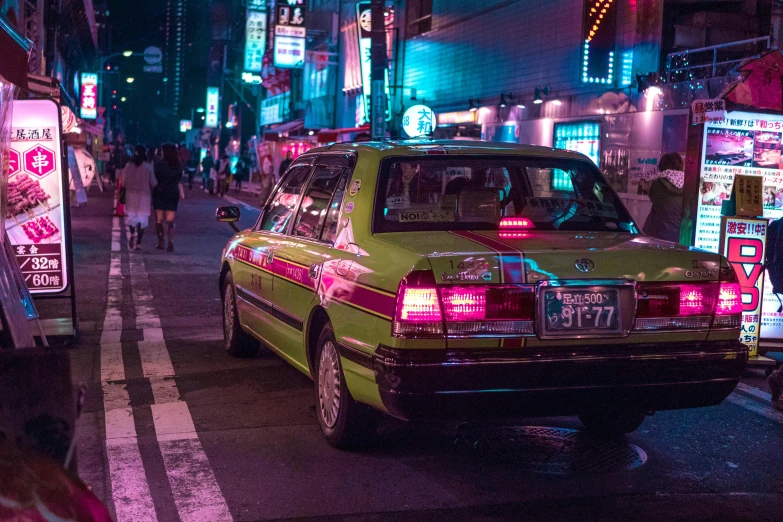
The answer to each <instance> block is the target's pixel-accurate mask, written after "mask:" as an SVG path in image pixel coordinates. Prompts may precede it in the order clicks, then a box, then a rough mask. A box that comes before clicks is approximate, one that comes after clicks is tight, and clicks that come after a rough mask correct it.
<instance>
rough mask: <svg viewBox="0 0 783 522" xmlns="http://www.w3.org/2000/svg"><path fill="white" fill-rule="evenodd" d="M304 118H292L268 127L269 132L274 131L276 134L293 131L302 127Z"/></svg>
mask: <svg viewBox="0 0 783 522" xmlns="http://www.w3.org/2000/svg"><path fill="white" fill-rule="evenodd" d="M303 128H304V120H294V121H289V122H287V123H281V124H280V125H278V126H276V127H272V128H271V129H269V132H276V133H278V134H290V133H291V132H293V131H296V130H299V129H303Z"/></svg>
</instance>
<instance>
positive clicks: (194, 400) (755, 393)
mask: <svg viewBox="0 0 783 522" xmlns="http://www.w3.org/2000/svg"><path fill="white" fill-rule="evenodd" d="M186 197H187V198H188V199H186V200H184V201H183V202H182V211H181V216H182V217H181V220H180V227H179V229H178V232H179V240H178V245H177V252H176V253H175V254H174V255H169V254H166V253H160V251H157V250H155V249H154V244H153V243H149V244H147V245H145V246H144V248H143V249H142V250H141V251H132V252H128V250H127V242H126V234H125V233H124V232H123V229H122V228H120V229H115V230H114V231H112V220H113V218H111V217H108V215H109V213H110V209H111V206H110V204H111V200H110V199H109V198H108V197H106V196H105V195H104V196H99V195H97V194H96V195H95V196H94V197H92V198H91V204H90V206H89V207H85V208H83V209H81V208H80V209H76V211H75V212H74V238H75V241H76V244H77V245H78V248H77V251H78V252H79V254H78V258H77V259H78V265H77V267H78V268H77V272H76V277H77V287H78V288H79V296H80V298H79V301H78V305H79V310H80V313H79V316H80V317H79V318H80V322H81V327H82V334H81V335H80V339H79V341H78V343H77V345H76V347H75V348H74V349H73V350H72V352H71V356H72V361H73V372H74V382H75V383H81V382H86V383H87V384H88V394H87V400H86V405H85V413H84V414H83V417H82V419H81V421H80V423H79V426H78V442H79V444H78V447H79V455H78V457H79V473H80V476H81V477H82V479H83V480H85V482H87V484H89V485H90V486H91V487H92V488H93V491H94V492H95V493H96V494H97V495H98V497H99V498H100V499H101V500H104V501H105V502H106V503H107V505H109V506H111V507H112V508H113V509H114V510H115V512H116V513H118V515H119V514H120V513H122V514H123V515H124V517H120V519H123V518H124V519H125V520H148V519H151V518H152V517H153V516H154V515H156V516H157V519H158V520H176V519H177V516H178V513H179V516H180V517H181V518H182V519H183V520H224V519H227V518H228V514H230V516H231V517H233V519H234V520H263V519H274V518H305V519H322V520H335V519H349V520H358V519H369V520H432V519H450V520H498V519H500V520H504V519H516V520H520V519H524V520H779V513H780V509H781V508H782V507H783V493H782V492H781V489H782V488H783V477H781V473H780V470H779V466H778V465H777V463H779V462H781V459H783V451H781V449H780V448H781V445H780V444H781V442H783V428H782V427H781V423H783V414H781V413H780V412H777V411H775V410H773V409H772V408H771V406H770V405H769V399H768V394H767V392H765V391H762V390H761V389H759V388H761V387H763V385H762V383H763V374H761V373H760V372H758V371H749V372H746V374H745V377H744V378H743V381H742V383H741V384H740V388H739V389H738V390H737V391H735V392H734V393H733V394H732V395H731V396H730V397H729V398H728V400H726V401H725V402H724V403H723V404H722V405H720V406H716V407H710V408H702V409H695V410H684V411H668V412H659V413H657V414H656V415H654V416H653V417H650V418H648V419H647V420H645V422H644V424H642V426H641V428H640V429H639V430H638V431H637V432H635V433H633V434H631V435H629V436H627V438H625V439H624V440H621V441H618V442H615V441H611V442H608V441H606V440H600V439H599V440H594V439H591V438H590V437H589V436H588V435H585V434H584V433H582V431H581V430H582V428H581V426H580V424H579V422H578V421H577V420H576V419H574V418H567V417H562V418H526V419H519V420H513V421H510V422H508V423H504V424H502V425H498V426H497V427H487V426H483V425H476V426H458V425H456V424H448V423H444V424H443V425H439V426H437V427H433V426H426V425H416V426H411V425H408V424H405V423H402V422H399V421H394V420H391V419H388V420H384V421H383V423H382V425H381V429H380V431H379V435H378V436H377V437H376V438H375V439H374V440H373V441H372V443H371V444H370V445H369V447H367V448H366V449H363V450H360V451H354V452H343V451H339V450H336V449H333V448H331V447H330V446H329V445H328V444H327V443H326V442H325V441H324V440H323V437H322V435H321V433H320V431H319V429H318V421H317V419H316V413H315V406H316V400H315V395H314V392H313V383H312V381H311V380H310V379H308V378H307V377H305V376H303V375H302V374H301V373H299V372H298V371H296V370H295V369H294V368H292V367H291V366H289V365H288V364H286V363H285V362H284V361H283V360H282V359H280V358H279V357H277V356H276V355H273V354H271V353H269V352H262V353H261V354H259V355H258V356H257V357H253V358H250V359H235V358H232V357H230V356H229V355H228V354H227V353H226V351H225V348H224V346H223V334H222V330H221V302H220V293H219V291H218V287H217V284H216V278H215V273H216V270H217V263H216V261H215V260H216V259H217V258H218V256H219V255H220V251H221V249H222V248H223V246H224V245H225V241H226V239H227V238H228V237H229V236H230V234H231V231H230V229H229V227H228V226H227V225H225V224H222V223H217V222H215V221H214V217H213V216H214V210H215V206H216V200H215V199H214V198H209V197H207V196H204V195H202V193H199V192H198V191H195V190H194V191H193V192H188V193H187V195H186ZM240 199H242V200H244V201H246V202H247V204H249V205H255V201H254V198H253V197H252V196H246V197H240ZM241 211H242V221H241V224H242V225H245V226H250V225H252V223H253V221H254V220H255V218H256V216H257V212H258V211H257V210H253V209H250V208H246V207H242V208H241ZM114 220H115V222H116V221H117V218H114ZM112 243H115V246H114V248H112ZM110 271H111V274H112V276H111V277H110V275H109V274H110ZM107 296H108V298H107ZM116 343H119V344H116ZM107 351H108V352H109V353H107ZM112 354H114V355H112ZM120 355H121V356H120ZM118 390H127V394H128V397H129V399H130V405H131V407H130V408H122V409H121V412H122V414H123V415H125V414H128V415H129V414H131V413H132V419H130V418H127V417H123V416H121V415H118V412H117V411H114V412H111V411H110V410H111V408H112V405H111V400H112V399H113V398H114V397H116V395H115V393H122V392H121V391H118ZM162 390H163V391H162ZM156 394H161V395H165V397H164V398H163V399H162V401H164V402H161V399H160V397H158V396H157V395H156ZM169 401H180V402H169ZM171 404H179V405H180V406H179V407H178V408H177V409H176V411H177V416H176V417H174V418H172V417H171V411H172V410H171V409H169V408H168V407H167V405H171ZM134 426H135V428H134ZM534 427H542V428H543V427H545V428H547V429H534ZM128 430H130V431H128ZM193 431H194V432H195V433H193ZM126 437H138V439H137V441H138V442H137V446H136V444H134V445H133V446H132V447H133V450H132V451H137V452H138V454H139V456H140V459H139V460H136V459H133V458H127V460H126V457H125V455H126V454H125V453H124V450H123V449H122V448H123V446H122V444H123V439H124V438H126ZM171 439H173V440H177V441H181V440H184V441H185V442H186V443H187V446H186V447H187V451H186V452H184V451H183V450H182V448H181V447H180V448H178V449H173V448H172V442H171ZM118 448H119V449H118ZM128 451H131V450H128Z"/></svg>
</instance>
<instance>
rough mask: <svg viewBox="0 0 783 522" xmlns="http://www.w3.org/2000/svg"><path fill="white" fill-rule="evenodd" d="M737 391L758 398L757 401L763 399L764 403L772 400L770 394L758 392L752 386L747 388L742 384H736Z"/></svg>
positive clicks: (762, 391)
mask: <svg viewBox="0 0 783 522" xmlns="http://www.w3.org/2000/svg"><path fill="white" fill-rule="evenodd" d="M737 389H738V390H739V391H741V392H745V393H747V394H748V395H753V396H754V397H758V398H759V399H764V400H765V401H771V400H772V395H771V394H769V393H767V392H765V391H764V390H759V389H758V388H754V387H753V386H748V385H747V384H745V383H743V382H741V383H739V384H737Z"/></svg>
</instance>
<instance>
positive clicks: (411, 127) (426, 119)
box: [402, 105, 436, 138]
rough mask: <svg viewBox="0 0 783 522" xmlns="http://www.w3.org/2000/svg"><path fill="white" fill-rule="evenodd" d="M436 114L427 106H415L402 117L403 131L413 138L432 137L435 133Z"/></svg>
mask: <svg viewBox="0 0 783 522" xmlns="http://www.w3.org/2000/svg"><path fill="white" fill-rule="evenodd" d="M435 122H436V120H435V113H434V112H433V111H432V109H430V108H429V107H427V106H426V105H414V106H413V107H411V108H409V109H408V110H406V111H405V114H403V115H402V130H404V131H405V134H407V135H408V136H409V137H411V138H419V137H422V136H431V135H432V133H433V132H434V131H435Z"/></svg>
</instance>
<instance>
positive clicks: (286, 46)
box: [274, 35, 305, 69]
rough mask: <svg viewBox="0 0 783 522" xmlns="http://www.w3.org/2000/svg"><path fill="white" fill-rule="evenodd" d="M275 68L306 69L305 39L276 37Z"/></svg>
mask: <svg viewBox="0 0 783 522" xmlns="http://www.w3.org/2000/svg"><path fill="white" fill-rule="evenodd" d="M274 51H275V52H274V55H275V67H285V68H296V69H300V68H302V67H304V59H305V39H304V38H299V37H295V36H282V35H275V50H274Z"/></svg>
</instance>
